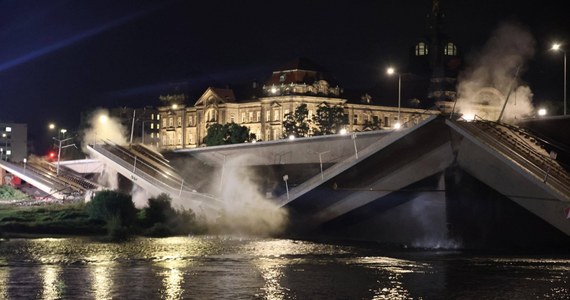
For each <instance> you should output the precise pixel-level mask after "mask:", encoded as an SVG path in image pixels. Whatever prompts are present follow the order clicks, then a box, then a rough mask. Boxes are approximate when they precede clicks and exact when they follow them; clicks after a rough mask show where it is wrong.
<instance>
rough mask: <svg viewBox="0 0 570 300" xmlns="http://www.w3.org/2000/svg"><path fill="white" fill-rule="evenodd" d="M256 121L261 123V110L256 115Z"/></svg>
mask: <svg viewBox="0 0 570 300" xmlns="http://www.w3.org/2000/svg"><path fill="white" fill-rule="evenodd" d="M255 121H256V122H261V111H259V110H258V111H257V112H256V113H255Z"/></svg>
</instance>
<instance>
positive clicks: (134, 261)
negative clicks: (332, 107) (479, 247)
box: [0, 236, 570, 300]
mask: <svg viewBox="0 0 570 300" xmlns="http://www.w3.org/2000/svg"><path fill="white" fill-rule="evenodd" d="M569 281H570V259H568V258H567V257H561V258H558V257H526V258H525V257H522V258H521V257H514V256H511V257H509V256H502V257H490V256H476V255H472V254H471V253H467V254H465V253H461V252H454V253H437V252H413V251H411V252H406V251H402V252H390V253H388V252H387V251H386V250H385V249H382V248H378V249H370V248H361V247H357V246H346V245H342V246H341V245H331V244H323V243H315V242H308V241H295V240H287V239H247V238H232V237H208V236H205V237H191V238H188V237H177V238H164V239H158V238H155V239H152V238H138V239H133V240H131V241H128V242H125V243H118V244H115V243H104V242H100V241H94V240H90V239H88V238H64V239H31V240H25V239H21V240H19V239H14V240H10V241H5V242H2V243H1V244H0V299H37V298H42V299H125V298H129V299H189V298H190V299H221V298H223V299H232V298H235V299H252V298H253V299H270V300H282V299H434V298H435V299H439V298H446V299H457V298H463V299H465V298H474V299H475V298H477V299H483V298H485V299H489V298H500V299H520V298H525V297H526V298H528V297H533V298H550V299H564V298H565V297H566V296H567V295H568V294H569V292H570V291H569V288H568V282H569ZM466 286H471V287H476V289H474V290H469V291H467V290H465V289H464V287H466Z"/></svg>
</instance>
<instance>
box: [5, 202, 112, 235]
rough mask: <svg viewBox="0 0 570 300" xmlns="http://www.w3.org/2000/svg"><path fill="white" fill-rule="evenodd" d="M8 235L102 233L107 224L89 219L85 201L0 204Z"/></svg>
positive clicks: (104, 231)
mask: <svg viewBox="0 0 570 300" xmlns="http://www.w3.org/2000/svg"><path fill="white" fill-rule="evenodd" d="M0 232H3V233H4V235H10V236H14V235H30V234H32V235H98V234H105V233H106V229H105V224H104V222H101V221H96V220H93V219H91V218H89V215H88V214H87V213H86V211H85V205H84V204H65V205H62V204H46V205H42V206H21V205H14V204H2V205H0Z"/></svg>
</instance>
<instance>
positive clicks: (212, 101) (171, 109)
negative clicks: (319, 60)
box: [158, 58, 439, 149]
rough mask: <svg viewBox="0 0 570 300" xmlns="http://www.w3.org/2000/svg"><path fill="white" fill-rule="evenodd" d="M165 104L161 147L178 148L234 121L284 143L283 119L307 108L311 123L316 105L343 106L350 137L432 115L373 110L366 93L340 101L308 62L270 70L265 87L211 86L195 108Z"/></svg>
mask: <svg viewBox="0 0 570 300" xmlns="http://www.w3.org/2000/svg"><path fill="white" fill-rule="evenodd" d="M163 100H166V101H165V102H166V103H167V104H168V105H165V106H162V107H159V108H158V111H159V114H160V120H161V122H160V124H159V126H160V132H159V133H160V142H159V144H160V148H161V149H181V148H193V147H198V146H200V145H202V141H203V138H204V137H205V136H206V133H207V128H208V126H210V125H211V124H215V123H218V124H225V123H230V122H234V123H237V124H239V125H243V126H247V127H248V128H249V130H250V133H254V134H255V135H256V137H257V138H258V139H260V140H263V141H270V140H277V139H281V138H283V132H284V128H283V120H284V118H285V115H287V114H288V113H291V112H294V111H295V109H296V108H297V107H298V106H299V105H301V104H306V105H307V108H308V110H309V119H312V117H313V116H314V115H315V112H316V111H317V108H318V106H319V105H321V104H323V103H327V104H329V105H333V106H334V105H341V106H343V107H344V112H345V118H346V120H347V121H348V124H347V125H346V128H345V129H346V130H347V131H349V132H355V131H364V130H369V129H370V128H367V125H368V124H371V123H372V124H378V126H379V127H380V128H384V129H388V128H392V127H393V126H394V125H395V124H396V123H398V122H400V123H406V122H418V121H419V120H421V119H423V118H426V117H428V116H429V115H431V114H437V113H439V111H433V110H428V111H426V110H425V109H419V108H401V109H400V120H398V107H393V106H381V105H375V104H374V101H373V99H372V97H371V96H370V95H368V94H360V95H358V96H357V97H356V99H347V98H345V97H344V96H343V89H342V88H341V87H340V86H339V85H338V83H337V82H336V80H335V79H334V78H333V77H332V76H331V75H330V73H329V72H328V71H326V70H324V69H323V68H321V67H320V66H318V65H316V64H315V63H313V62H311V61H309V60H308V59H304V58H301V59H296V60H294V61H292V62H291V63H289V64H287V65H285V66H283V67H282V68H279V69H278V70H276V71H274V72H273V74H272V75H271V77H270V78H269V80H267V81H266V82H265V83H264V84H263V85H260V84H258V83H257V82H253V83H251V84H250V85H248V86H247V87H240V88H237V87H236V88H231V87H225V88H215V87H209V88H207V89H206V91H205V92H204V93H203V94H202V96H200V97H199V98H198V99H197V100H196V101H195V103H194V104H193V105H188V104H186V101H187V100H189V99H186V97H185V96H184V95H182V94H180V95H168V96H163Z"/></svg>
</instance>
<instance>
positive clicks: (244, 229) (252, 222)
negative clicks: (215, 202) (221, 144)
mask: <svg viewBox="0 0 570 300" xmlns="http://www.w3.org/2000/svg"><path fill="white" fill-rule="evenodd" d="M248 159H251V156H250V155H249V156H248V155H241V156H232V157H231V158H229V159H228V160H226V162H225V164H224V166H223V167H222V169H223V171H222V170H221V171H222V172H220V174H219V175H221V176H222V177H221V181H220V182H219V185H218V184H214V185H213V188H214V189H218V191H220V195H221V199H222V201H223V203H224V209H223V213H222V214H221V215H220V217H219V218H218V219H217V220H216V224H215V226H214V228H215V229H216V230H217V231H218V233H222V234H238V235H247V236H251V235H253V236H270V235H274V234H278V233H280V232H282V231H283V230H284V228H285V226H286V221H287V213H286V211H285V210H284V209H282V208H279V207H278V206H277V205H276V204H275V203H274V202H272V201H271V200H268V199H266V198H265V195H263V192H262V191H260V190H259V188H258V186H257V185H256V184H255V183H254V182H253V180H252V179H251V178H254V176H255V174H251V171H248V170H247V169H245V168H243V167H240V166H243V165H245V164H244V163H243V162H244V161H245V160H248ZM218 178H220V177H218Z"/></svg>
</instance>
